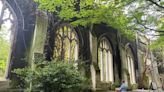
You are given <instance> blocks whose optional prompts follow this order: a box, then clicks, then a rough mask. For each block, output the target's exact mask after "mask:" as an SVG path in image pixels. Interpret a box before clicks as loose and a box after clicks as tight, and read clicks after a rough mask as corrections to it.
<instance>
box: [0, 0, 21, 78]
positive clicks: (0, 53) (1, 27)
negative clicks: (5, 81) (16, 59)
mask: <svg viewBox="0 0 164 92" xmlns="http://www.w3.org/2000/svg"><path fill="white" fill-rule="evenodd" d="M17 25H18V24H17V17H16V14H15V12H14V11H13V9H12V7H10V5H9V4H8V3H7V1H6V0H0V44H1V46H0V68H1V69H0V70H1V71H3V73H2V75H4V72H5V71H6V66H7V62H8V61H9V60H10V54H11V48H12V44H13V41H14V36H15V35H16V34H15V32H16V28H17ZM0 75H1V73H0Z"/></svg>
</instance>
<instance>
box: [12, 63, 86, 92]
mask: <svg viewBox="0 0 164 92" xmlns="http://www.w3.org/2000/svg"><path fill="white" fill-rule="evenodd" d="M14 72H15V73H16V74H17V75H18V76H19V77H20V78H21V79H22V80H24V81H25V84H26V87H27V89H30V90H32V91H38V90H39V91H44V92H52V91H55V92H65V91H66V90H67V91H68V90H70V91H73V92H74V91H78V90H81V89H83V86H84V82H86V78H85V77H84V76H83V75H81V74H80V72H78V70H77V69H75V67H74V65H73V64H68V63H65V62H64V61H58V60H54V61H51V62H48V61H43V62H39V63H37V64H36V65H35V69H31V68H23V69H16V70H14ZM30 83H31V86H30V87H31V88H30V87H29V84H30Z"/></svg>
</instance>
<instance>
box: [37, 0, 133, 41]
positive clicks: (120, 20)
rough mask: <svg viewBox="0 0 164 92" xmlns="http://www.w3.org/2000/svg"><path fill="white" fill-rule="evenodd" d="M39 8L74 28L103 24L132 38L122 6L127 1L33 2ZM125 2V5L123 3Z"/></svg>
mask: <svg viewBox="0 0 164 92" xmlns="http://www.w3.org/2000/svg"><path fill="white" fill-rule="evenodd" d="M35 1H36V2H38V3H39V8H40V9H42V10H47V11H49V12H53V13H55V14H56V15H57V16H58V17H59V18H60V19H61V20H64V21H71V24H72V25H74V26H79V25H81V26H85V27H86V26H87V27H88V26H89V27H90V26H92V25H94V24H100V23H105V24H107V25H108V26H111V27H113V28H115V29H117V30H119V31H120V32H121V33H122V34H124V35H126V36H128V38H129V37H130V38H133V37H134V35H133V34H134V33H133V31H131V30H130V28H129V23H130V21H131V18H128V17H126V16H125V15H124V12H123V8H124V5H125V4H126V3H127V2H129V0H124V2H123V1H121V0H118V1H117V0H113V1H112V0H111V1H109V0H103V1H101V2H100V1H97V2H96V1H95V0H35ZM125 2H126V3H125Z"/></svg>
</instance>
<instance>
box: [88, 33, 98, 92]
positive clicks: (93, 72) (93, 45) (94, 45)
mask: <svg viewBox="0 0 164 92" xmlns="http://www.w3.org/2000/svg"><path fill="white" fill-rule="evenodd" d="M89 39H90V52H91V60H92V63H91V66H90V68H91V78H92V88H93V90H96V69H95V68H96V67H95V65H97V37H96V36H94V35H93V33H92V32H89Z"/></svg>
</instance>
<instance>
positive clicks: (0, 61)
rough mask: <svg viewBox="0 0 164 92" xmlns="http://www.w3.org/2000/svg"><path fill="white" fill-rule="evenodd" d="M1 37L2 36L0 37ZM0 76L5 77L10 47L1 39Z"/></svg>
mask: <svg viewBox="0 0 164 92" xmlns="http://www.w3.org/2000/svg"><path fill="white" fill-rule="evenodd" d="M0 36H1V35H0ZM0 43H1V46H0V76H3V75H4V73H5V69H6V64H7V60H8V56H9V51H10V45H9V42H7V41H6V40H5V39H3V38H2V37H0Z"/></svg>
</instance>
